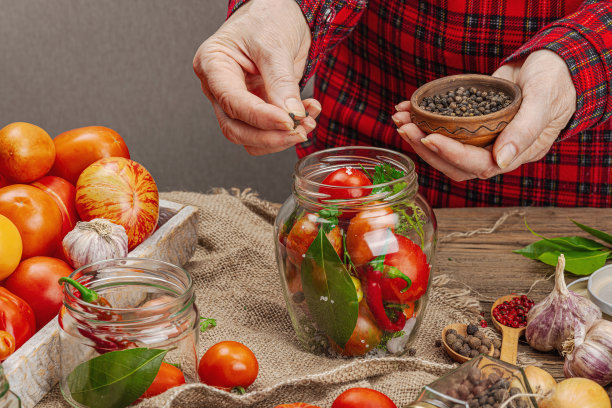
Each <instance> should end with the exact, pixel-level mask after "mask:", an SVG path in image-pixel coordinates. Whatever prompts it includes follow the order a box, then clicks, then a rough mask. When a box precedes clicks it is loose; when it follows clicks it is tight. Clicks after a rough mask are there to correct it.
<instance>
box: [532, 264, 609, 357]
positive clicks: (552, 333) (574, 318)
mask: <svg viewBox="0 0 612 408" xmlns="http://www.w3.org/2000/svg"><path fill="white" fill-rule="evenodd" d="M564 269H565V257H564V256H563V254H561V255H559V260H558V262H557V269H556V271H555V288H554V289H553V291H552V292H551V293H550V294H549V295H548V296H547V297H546V298H545V299H544V300H542V301H540V302H538V303H536V304H535V305H534V306H533V307H532V308H531V310H530V311H529V313H528V314H527V328H526V330H525V339H527V342H528V343H529V345H530V346H531V347H533V348H534V349H536V350H540V351H550V350H552V349H556V350H557V351H558V352H560V353H561V352H563V343H564V342H565V341H566V340H568V339H571V338H576V339H582V338H584V336H585V335H586V332H587V330H588V329H589V328H590V327H591V326H592V325H593V323H595V321H597V320H599V319H601V310H599V308H598V307H597V306H596V305H595V304H594V303H593V302H591V301H590V300H589V299H587V298H586V297H584V296H580V295H578V294H576V293H574V292H572V291H570V290H568V289H567V286H566V285H565V278H564V276H563V271H564Z"/></svg>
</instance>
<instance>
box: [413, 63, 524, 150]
mask: <svg viewBox="0 0 612 408" xmlns="http://www.w3.org/2000/svg"><path fill="white" fill-rule="evenodd" d="M460 86H462V87H464V88H466V89H467V88H470V87H475V88H476V89H478V90H481V91H487V92H488V91H498V92H499V91H504V92H505V93H506V94H507V95H509V96H510V97H511V98H512V102H511V103H510V105H508V106H506V107H505V108H502V109H500V110H498V111H497V112H493V113H489V114H486V115H482V116H470V117H459V116H444V115H440V114H438V113H433V112H429V111H427V110H425V109H423V108H421V107H420V106H419V104H420V103H421V101H422V100H423V98H425V97H427V96H434V95H440V94H445V93H447V92H448V91H454V90H455V89H457V88H458V87H460ZM521 100H522V96H521V88H519V87H518V85H516V84H515V83H513V82H510V81H507V80H505V79H501V78H494V77H492V76H488V75H477V74H461V75H453V76H447V77H444V78H440V79H436V80H434V81H431V82H428V83H426V84H425V85H423V86H421V87H420V88H419V89H417V90H416V91H414V93H413V94H412V97H411V98H410V104H411V108H410V117H411V118H412V123H414V124H415V125H417V126H418V127H419V128H420V129H421V130H422V131H423V132H425V133H427V134H430V133H439V134H441V135H444V136H448V137H450V138H453V139H455V140H457V141H459V142H461V143H465V144H470V145H473V146H480V147H483V146H486V145H488V144H490V143H492V142H493V140H494V139H495V138H496V137H497V135H498V134H499V133H500V132H501V131H502V130H503V129H504V128H505V127H506V125H507V124H508V123H510V121H511V120H512V118H513V117H514V115H516V112H517V111H518V109H519V107H520V106H521Z"/></svg>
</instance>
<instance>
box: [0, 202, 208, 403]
mask: <svg viewBox="0 0 612 408" xmlns="http://www.w3.org/2000/svg"><path fill="white" fill-rule="evenodd" d="M159 207H160V208H159V210H160V212H159V222H158V228H157V230H156V231H155V232H154V233H153V234H152V235H151V236H150V237H149V238H148V239H147V240H146V241H144V242H143V243H142V244H140V245H138V246H137V247H136V248H134V249H133V250H132V251H131V252H130V253H129V255H128V256H130V257H140V258H152V259H159V260H162V261H166V262H170V263H172V264H175V265H181V266H182V265H184V264H185V263H187V261H189V259H190V258H191V256H192V255H193V253H194V252H195V249H196V245H197V228H198V214H197V212H198V210H197V208H195V207H191V206H184V205H181V204H177V203H173V202H171V201H166V200H160V201H159ZM59 330H60V329H59V325H58V323H57V319H53V320H51V321H50V322H49V323H48V324H47V325H46V326H45V327H43V328H42V329H40V330H39V331H38V332H37V333H36V334H35V335H34V336H32V338H30V339H29V340H28V341H27V342H26V343H25V344H24V345H23V346H21V347H20V348H19V349H18V350H17V351H16V352H15V353H13V354H12V355H11V356H10V357H9V358H8V359H6V360H5V361H4V362H3V363H2V366H3V367H4V373H5V374H6V376H7V378H8V381H9V384H10V387H11V390H12V391H13V392H15V393H16V394H17V395H19V397H21V404H22V407H24V408H30V407H33V406H34V405H36V404H37V403H38V401H40V400H41V399H42V398H43V396H44V395H45V394H46V393H47V392H49V391H50V390H51V388H53V386H55V384H57V383H58V382H59Z"/></svg>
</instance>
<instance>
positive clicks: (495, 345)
mask: <svg viewBox="0 0 612 408" xmlns="http://www.w3.org/2000/svg"><path fill="white" fill-rule="evenodd" d="M493 347H495V348H496V349H500V348H501V340H500V339H495V340H493Z"/></svg>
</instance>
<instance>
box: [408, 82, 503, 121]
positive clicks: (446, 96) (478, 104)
mask: <svg viewBox="0 0 612 408" xmlns="http://www.w3.org/2000/svg"><path fill="white" fill-rule="evenodd" d="M511 102H512V98H510V96H509V95H508V94H506V93H505V92H504V91H494V90H489V91H487V90H479V89H477V88H475V87H473V86H471V87H469V88H467V89H466V88H464V87H462V86H460V87H458V88H457V89H455V90H451V91H448V92H446V93H442V94H439V95H433V96H426V97H424V98H423V99H422V100H421V103H420V104H419V106H420V107H421V108H423V109H424V110H426V111H428V112H432V113H437V114H439V115H444V116H460V117H468V116H481V115H488V114H490V113H494V112H497V111H498V110H500V109H502V108H505V107H506V106H508V105H510V103H511Z"/></svg>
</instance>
